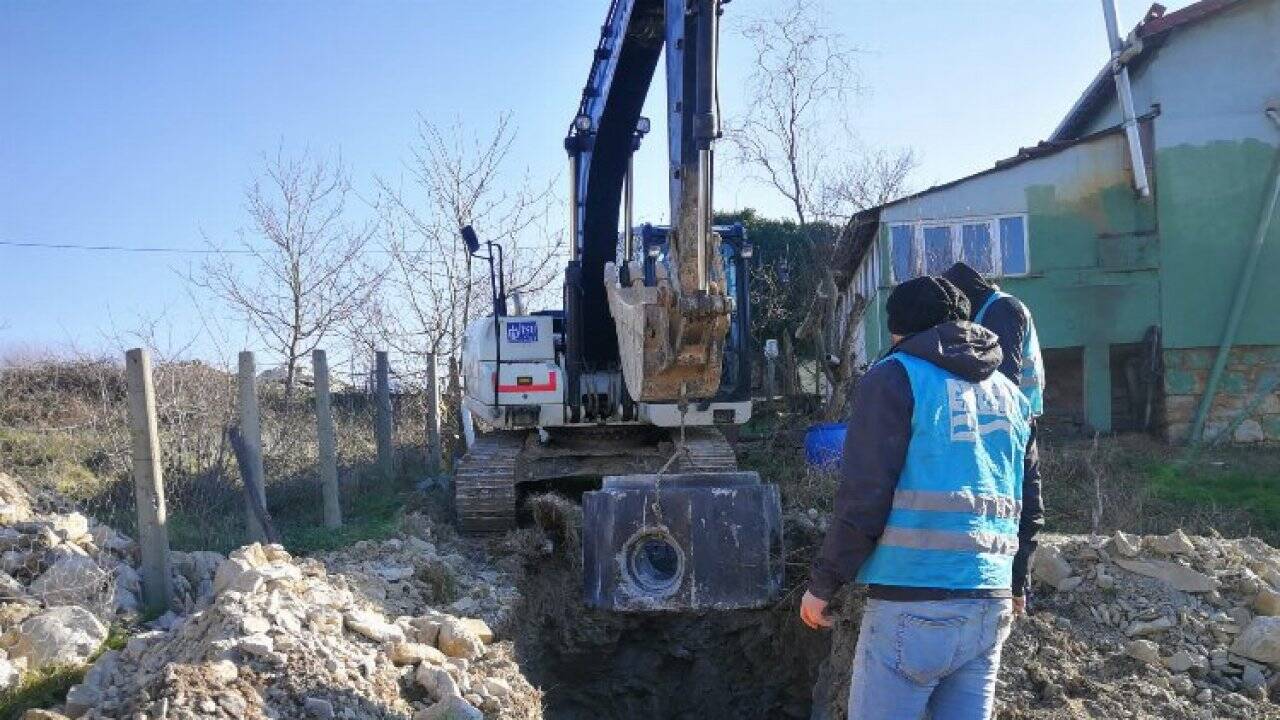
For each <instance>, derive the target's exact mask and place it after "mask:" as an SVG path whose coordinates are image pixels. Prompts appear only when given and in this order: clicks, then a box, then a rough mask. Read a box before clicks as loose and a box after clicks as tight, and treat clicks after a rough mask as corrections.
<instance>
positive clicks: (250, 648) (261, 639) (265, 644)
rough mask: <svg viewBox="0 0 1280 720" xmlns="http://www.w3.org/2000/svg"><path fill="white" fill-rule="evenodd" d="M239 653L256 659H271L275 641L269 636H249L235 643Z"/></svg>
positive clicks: (274, 649)
mask: <svg viewBox="0 0 1280 720" xmlns="http://www.w3.org/2000/svg"><path fill="white" fill-rule="evenodd" d="M236 647H238V648H240V652H242V653H245V654H246V655H249V656H252V657H257V658H271V657H272V656H273V655H274V653H275V651H276V644H275V641H274V640H272V639H271V637H270V636H269V635H249V636H247V637H243V638H240V641H239V642H237V643H236Z"/></svg>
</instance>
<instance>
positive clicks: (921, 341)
mask: <svg viewBox="0 0 1280 720" xmlns="http://www.w3.org/2000/svg"><path fill="white" fill-rule="evenodd" d="M895 352H900V353H906V354H909V355H914V356H916V357H918V358H921V359H923V360H927V361H929V362H931V363H933V364H934V365H936V366H938V367H940V368H942V369H943V370H946V371H947V372H950V373H952V374H954V375H956V376H958V377H960V378H963V379H965V380H968V381H970V382H978V381H981V380H985V379H987V378H989V377H991V375H992V374H993V373H995V372H996V370H997V369H998V368H999V367H1000V363H1001V360H1002V354H1001V351H1000V344H999V341H998V339H997V338H996V335H995V333H993V332H991V331H990V330H988V329H986V328H985V327H983V326H981V325H975V324H973V323H969V322H963V321H961V322H947V323H943V324H941V325H936V326H934V327H932V328H930V329H928V330H925V331H924V332H920V333H916V334H915V335H911V336H909V337H906V338H904V339H903V340H902V341H901V342H899V343H898V344H897V345H895V346H894V347H893V349H892V350H890V353H891V354H892V353H895ZM914 407H915V399H914V398H913V397H912V394H911V381H910V380H909V379H908V378H907V371H906V370H905V369H904V368H903V367H902V364H901V363H896V362H882V363H878V364H876V365H874V366H873V367H872V368H871V369H870V370H868V371H867V374H866V375H864V376H863V377H862V379H861V380H859V381H858V387H857V389H856V391H855V395H854V401H853V415H852V416H851V418H850V419H849V431H848V433H847V435H846V436H845V444H844V463H843V465H842V466H841V478H840V488H839V489H838V490H837V491H836V500H835V516H834V517H833V518H832V523H831V528H830V529H829V530H828V531H827V536H826V539H825V540H824V541H823V544H822V550H821V551H820V553H819V554H818V558H817V560H816V561H815V562H814V564H813V569H812V570H811V572H810V575H809V590H810V591H811V592H812V593H813V594H814V595H816V596H818V597H820V598H822V599H824V600H830V599H831V596H832V595H833V594H834V593H835V591H836V589H838V588H839V586H840V585H843V584H844V583H847V582H850V581H852V580H853V578H854V577H855V576H856V575H857V574H858V570H859V569H860V568H861V567H862V564H863V563H864V562H866V559H867V557H868V556H869V555H870V554H871V551H872V550H874V549H875V546H876V542H877V540H878V539H879V538H880V535H881V534H882V533H883V532H884V526H885V523H886V522H887V521H888V519H889V511H890V509H891V508H892V506H893V493H894V490H896V489H897V487H898V476H899V475H900V474H901V472H902V467H903V465H904V464H905V463H906V458H907V445H908V443H910V441H911V415H912V411H913V409H914ZM1043 524H1044V505H1043V503H1042V502H1041V499H1040V472H1039V459H1038V457H1037V456H1036V449H1035V434H1034V431H1033V434H1032V437H1031V439H1030V440H1029V441H1028V443H1027V458H1026V467H1025V475H1024V477H1023V483H1022V518H1021V522H1020V523H1019V528H1018V540H1019V545H1018V554H1017V555H1016V556H1015V557H1014V561H1013V587H1012V588H1010V589H1003V590H976V591H957V590H945V589H940V588H907V587H889V586H880V585H877V586H872V587H871V588H869V593H868V594H869V595H870V596H871V597H879V598H882V599H887V600H904V601H911V600H942V599H947V598H955V597H987V598H1001V597H1010V596H1011V595H1018V596H1021V595H1022V594H1023V593H1024V592H1025V589H1026V582H1027V560H1028V558H1029V557H1030V556H1031V553H1032V551H1034V550H1035V545H1036V543H1035V536H1036V533H1037V532H1038V531H1039V530H1040V527H1041V526H1043Z"/></svg>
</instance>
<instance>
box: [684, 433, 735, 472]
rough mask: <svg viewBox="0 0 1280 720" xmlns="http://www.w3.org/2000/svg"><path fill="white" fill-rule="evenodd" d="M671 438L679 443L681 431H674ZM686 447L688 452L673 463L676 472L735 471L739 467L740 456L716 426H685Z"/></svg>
mask: <svg viewBox="0 0 1280 720" xmlns="http://www.w3.org/2000/svg"><path fill="white" fill-rule="evenodd" d="M671 438H672V440H674V441H675V442H677V443H678V442H679V441H680V431H679V430H674V431H672V433H671ZM684 447H685V451H686V452H684V453H682V454H681V455H682V456H681V457H680V458H679V459H677V460H676V462H675V463H673V466H674V467H673V469H674V470H675V471H676V472H733V471H734V470H737V469H738V456H737V454H736V453H734V451H733V446H732V445H730V444H729V441H728V440H727V439H725V436H724V433H722V432H720V431H719V430H718V429H716V428H713V427H693V428H685V430H684Z"/></svg>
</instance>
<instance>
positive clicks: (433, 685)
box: [414, 663, 462, 700]
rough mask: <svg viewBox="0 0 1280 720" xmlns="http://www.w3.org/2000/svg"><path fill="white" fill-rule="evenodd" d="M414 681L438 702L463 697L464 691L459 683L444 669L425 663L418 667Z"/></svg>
mask: <svg viewBox="0 0 1280 720" xmlns="http://www.w3.org/2000/svg"><path fill="white" fill-rule="evenodd" d="M414 679H416V680H417V681H418V684H419V685H421V686H422V687H423V689H424V690H426V691H427V692H428V693H430V695H431V697H433V698H435V699H436V700H447V699H448V698H451V697H462V690H461V689H460V688H459V687H458V681H457V680H454V679H453V676H452V675H450V674H449V672H448V671H447V670H445V669H444V668H438V667H432V666H431V665H428V664H426V663H423V664H422V665H421V666H419V667H418V672H417V673H416V674H415V675H414Z"/></svg>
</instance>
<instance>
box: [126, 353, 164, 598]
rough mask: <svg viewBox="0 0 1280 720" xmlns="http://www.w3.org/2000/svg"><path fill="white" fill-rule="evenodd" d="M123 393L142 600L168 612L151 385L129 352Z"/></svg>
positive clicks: (144, 358)
mask: <svg viewBox="0 0 1280 720" xmlns="http://www.w3.org/2000/svg"><path fill="white" fill-rule="evenodd" d="M124 358H125V375H126V378H127V384H128V389H129V437H130V439H131V440H132V445H133V497H134V502H135V504H136V505H137V511H138V544H139V547H140V549H141V555H142V565H141V570H142V599H143V604H144V605H145V607H146V609H147V611H148V612H150V613H162V612H164V611H166V610H168V609H169V607H170V605H171V603H172V598H173V590H172V588H171V587H170V584H169V527H168V524H167V523H168V512H167V510H166V509H165V504H164V475H163V473H162V471H161V469H160V436H159V431H158V429H157V426H156V397H155V386H154V385H153V384H152V381H151V357H150V356H149V355H148V354H147V351H146V350H143V349H142V348H134V349H133V350H130V351H128V352H126V353H125V355H124Z"/></svg>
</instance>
